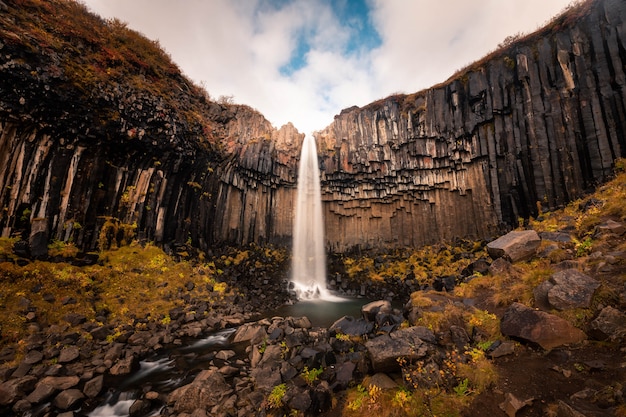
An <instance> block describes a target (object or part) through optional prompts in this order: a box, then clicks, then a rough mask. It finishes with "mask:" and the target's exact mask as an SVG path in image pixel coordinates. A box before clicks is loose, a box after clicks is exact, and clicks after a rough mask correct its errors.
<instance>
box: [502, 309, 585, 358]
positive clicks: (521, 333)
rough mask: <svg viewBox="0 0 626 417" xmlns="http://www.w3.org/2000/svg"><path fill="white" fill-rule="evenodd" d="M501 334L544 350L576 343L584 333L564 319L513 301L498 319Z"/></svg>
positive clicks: (581, 339)
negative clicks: (533, 344) (530, 343)
mask: <svg viewBox="0 0 626 417" xmlns="http://www.w3.org/2000/svg"><path fill="white" fill-rule="evenodd" d="M500 331H501V332H502V334H503V335H505V336H509V337H513V338H516V339H521V340H524V341H527V342H532V343H535V344H537V345H539V346H541V347H542V348H544V349H546V350H551V349H554V348H555V347H558V346H563V345H568V344H573V343H578V342H581V341H583V340H585V339H586V338H587V336H586V335H585V333H584V332H583V331H582V330H580V329H578V328H576V327H574V326H572V325H571V324H570V323H569V322H567V321H566V320H564V319H562V318H560V317H558V316H555V315H553V314H548V313H546V312H543V311H539V310H533V309H532V308H529V307H527V306H525V305H523V304H520V303H513V304H512V305H511V306H509V308H508V309H507V310H506V311H505V313H504V315H503V316H502V319H501V321H500Z"/></svg>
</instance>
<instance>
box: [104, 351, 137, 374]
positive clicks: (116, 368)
mask: <svg viewBox="0 0 626 417" xmlns="http://www.w3.org/2000/svg"><path fill="white" fill-rule="evenodd" d="M136 367H137V360H136V359H135V357H134V356H129V357H127V358H124V359H120V360H118V361H117V362H116V363H115V365H113V366H112V367H111V369H110V371H109V372H110V373H111V375H128V374H130V373H131V372H132V371H133V370H135V369H136Z"/></svg>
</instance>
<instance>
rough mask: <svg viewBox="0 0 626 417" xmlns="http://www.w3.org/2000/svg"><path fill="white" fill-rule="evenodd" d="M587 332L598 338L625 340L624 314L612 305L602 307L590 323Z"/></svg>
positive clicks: (616, 340) (613, 340) (615, 340)
mask: <svg viewBox="0 0 626 417" xmlns="http://www.w3.org/2000/svg"><path fill="white" fill-rule="evenodd" d="M589 333H590V335H591V336H593V337H594V338H596V339H598V340H610V341H612V342H623V341H624V340H626V314H624V313H623V312H621V311H620V310H618V309H616V308H613V307H604V308H603V309H602V311H601V312H600V314H599V315H598V317H596V318H595V319H594V320H593V321H592V322H591V325H590V330H589Z"/></svg>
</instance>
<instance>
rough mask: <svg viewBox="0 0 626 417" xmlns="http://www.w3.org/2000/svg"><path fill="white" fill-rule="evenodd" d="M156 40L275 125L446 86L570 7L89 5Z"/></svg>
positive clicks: (304, 1)
mask: <svg viewBox="0 0 626 417" xmlns="http://www.w3.org/2000/svg"><path fill="white" fill-rule="evenodd" d="M82 2H83V3H84V4H85V5H86V6H87V7H88V8H89V9H90V10H91V11H92V12H94V13H96V14H98V15H100V16H102V17H104V18H107V19H108V18H117V19H119V20H121V21H123V22H125V23H127V25H128V26H129V27H130V28H131V29H134V30H136V31H138V32H141V33H142V34H144V35H145V36H146V37H148V38H150V39H152V40H158V41H159V44H160V45H161V47H163V49H164V50H165V51H166V52H167V53H168V54H169V55H170V56H171V57H172V60H173V61H174V62H175V63H176V64H177V65H178V66H179V68H180V69H181V70H182V71H183V73H184V74H185V75H186V76H187V77H189V78H190V79H192V80H193V81H194V82H195V83H196V84H198V85H200V86H202V87H204V88H205V89H206V90H207V92H208V93H209V94H210V95H211V97H212V98H214V99H219V98H230V99H232V101H233V102H235V103H238V104H246V105H249V106H251V107H253V108H255V109H257V110H258V111H260V112H261V113H262V114H263V115H264V116H265V117H266V118H267V119H268V120H269V121H270V122H271V123H272V124H273V125H274V126H275V127H276V128H280V127H281V126H282V125H284V124H286V123H287V122H292V123H293V124H294V126H295V127H296V128H297V129H298V130H299V131H300V132H302V133H307V134H308V133H312V132H313V131H317V130H322V129H324V128H325V127H326V126H328V125H330V124H331V123H332V121H333V118H334V116H335V115H336V114H339V112H340V111H341V110H342V109H344V108H347V107H351V106H355V105H356V106H364V105H366V104H368V103H371V102H372V101H375V100H378V99H380V98H384V97H387V96H389V95H391V94H396V93H407V94H408V93H414V92H417V91H420V90H423V89H425V88H428V87H431V86H433V85H435V84H438V83H440V82H443V81H445V80H446V79H448V78H449V77H450V76H451V75H452V74H454V73H455V72H456V71H457V70H459V69H462V68H463V67H465V66H467V65H469V64H471V63H472V62H474V61H477V60H479V59H480V58H481V57H483V56H485V55H486V54H488V53H489V52H491V51H493V50H495V49H497V47H498V45H499V44H500V43H502V42H503V41H504V40H505V38H506V37H507V36H513V35H518V34H527V33H531V32H534V31H535V30H537V29H538V28H540V27H542V26H543V25H544V24H545V23H547V22H548V21H549V20H550V19H551V18H552V17H554V16H556V15H558V14H559V13H560V12H562V11H563V10H564V9H565V7H566V6H568V5H569V4H571V3H572V0H181V1H171V0H82Z"/></svg>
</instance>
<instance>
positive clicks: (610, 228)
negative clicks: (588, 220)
mask: <svg viewBox="0 0 626 417" xmlns="http://www.w3.org/2000/svg"><path fill="white" fill-rule="evenodd" d="M596 230H597V232H599V233H613V234H615V235H618V236H621V235H623V234H624V233H626V226H624V225H623V224H622V223H619V222H616V221H615V220H610V219H609V220H607V221H606V222H604V223H603V224H601V225H599V226H597V227H596Z"/></svg>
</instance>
